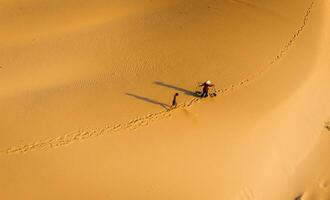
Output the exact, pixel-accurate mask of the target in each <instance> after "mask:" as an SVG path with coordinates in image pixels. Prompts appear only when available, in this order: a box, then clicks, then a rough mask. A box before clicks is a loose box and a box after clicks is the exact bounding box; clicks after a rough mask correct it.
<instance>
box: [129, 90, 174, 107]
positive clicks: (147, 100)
mask: <svg viewBox="0 0 330 200" xmlns="http://www.w3.org/2000/svg"><path fill="white" fill-rule="evenodd" d="M125 94H126V95H127V96H131V97H134V98H136V99H140V100H142V101H145V102H148V103H151V104H155V105H159V106H161V107H163V108H164V109H166V110H169V108H170V106H169V105H167V104H165V103H161V102H159V101H156V100H153V99H150V98H147V97H142V96H139V95H136V94H132V93H125Z"/></svg>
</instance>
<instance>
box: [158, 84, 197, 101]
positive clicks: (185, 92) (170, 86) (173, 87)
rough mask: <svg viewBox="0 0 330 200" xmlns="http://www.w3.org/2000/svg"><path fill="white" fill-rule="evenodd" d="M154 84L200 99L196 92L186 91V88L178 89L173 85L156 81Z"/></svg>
mask: <svg viewBox="0 0 330 200" xmlns="http://www.w3.org/2000/svg"><path fill="white" fill-rule="evenodd" d="M154 83H155V84H156V85H160V86H163V87H167V88H171V89H174V90H176V91H179V92H183V93H184V94H186V95H189V96H194V97H198V95H197V94H196V93H195V92H193V91H190V90H187V89H184V88H181V87H178V86H175V85H171V84H168V83H164V82H161V81H154Z"/></svg>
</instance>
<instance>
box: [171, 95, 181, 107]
mask: <svg viewBox="0 0 330 200" xmlns="http://www.w3.org/2000/svg"><path fill="white" fill-rule="evenodd" d="M177 96H179V93H175V94H174V97H173V101H172V108H173V107H176V106H177V105H178V103H177V102H176V97H177Z"/></svg>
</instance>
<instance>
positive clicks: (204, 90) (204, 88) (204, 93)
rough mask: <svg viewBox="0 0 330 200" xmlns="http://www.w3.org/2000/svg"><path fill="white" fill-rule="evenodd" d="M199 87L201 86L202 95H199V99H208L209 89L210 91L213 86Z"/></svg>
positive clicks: (204, 84)
mask: <svg viewBox="0 0 330 200" xmlns="http://www.w3.org/2000/svg"><path fill="white" fill-rule="evenodd" d="M200 86H203V93H202V95H201V97H202V98H203V97H208V96H209V89H210V87H213V86H214V84H207V83H203V84H202V85H200Z"/></svg>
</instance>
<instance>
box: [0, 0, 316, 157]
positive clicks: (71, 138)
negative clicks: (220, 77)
mask: <svg viewBox="0 0 330 200" xmlns="http://www.w3.org/2000/svg"><path fill="white" fill-rule="evenodd" d="M315 2H316V1H312V2H311V4H310V6H309V7H308V9H307V11H306V13H305V15H304V18H303V23H302V24H301V26H300V27H299V28H298V30H297V31H296V32H295V33H294V34H293V36H292V37H291V38H290V40H289V41H288V42H287V43H286V44H285V45H284V46H283V48H282V49H281V51H280V52H279V54H278V55H276V56H275V57H274V58H273V59H272V60H271V61H269V63H268V64H267V65H265V66H264V67H263V68H261V70H259V71H257V72H255V73H253V74H251V75H250V76H248V77H247V78H245V79H243V80H241V81H239V82H238V83H235V84H231V85H230V86H227V87H224V88H222V89H221V90H218V91H217V93H218V96H224V95H227V94H229V93H230V92H233V91H234V90H237V89H239V88H241V87H243V86H246V85H248V84H249V83H251V82H252V81H256V80H257V79H258V78H259V77H261V76H262V75H263V74H265V73H267V72H268V71H269V70H270V69H271V67H272V66H273V65H274V64H276V63H277V62H278V61H279V60H280V59H282V58H283V57H284V56H285V55H286V54H287V52H288V51H289V49H290V47H291V46H292V45H294V43H295V42H296V40H297V39H298V38H299V36H300V35H301V34H302V33H303V31H304V29H305V28H306V26H307V24H308V22H309V20H310V15H311V12H312V9H313V6H314V4H315ZM203 101H206V99H200V98H192V99H191V100H189V101H187V102H185V103H182V104H180V105H178V106H177V107H176V108H174V109H171V110H165V111H160V112H156V113H151V114H146V115H143V116H140V117H137V118H135V119H133V120H130V121H128V122H125V123H121V124H116V125H112V126H111V125H106V126H104V127H102V128H98V129H90V130H79V131H76V132H73V133H69V134H65V135H62V136H58V137H54V138H49V139H44V140H38V141H35V142H33V143H29V144H25V145H17V146H12V147H7V148H5V149H2V150H0V154H5V155H11V154H23V153H29V152H32V151H37V150H45V149H52V148H58V147H63V146H67V145H70V144H73V143H75V142H80V141H84V140H87V139H91V138H94V137H97V136H103V135H109V134H114V133H117V132H119V131H124V130H135V129H138V128H141V127H145V126H148V125H150V124H151V123H154V122H156V121H159V120H162V119H166V118H169V117H171V116H172V114H173V113H174V112H175V111H178V110H182V109H186V108H189V107H192V106H194V105H195V104H197V103H200V102H203Z"/></svg>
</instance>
